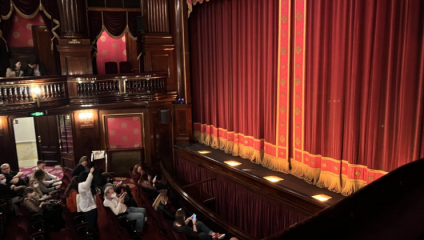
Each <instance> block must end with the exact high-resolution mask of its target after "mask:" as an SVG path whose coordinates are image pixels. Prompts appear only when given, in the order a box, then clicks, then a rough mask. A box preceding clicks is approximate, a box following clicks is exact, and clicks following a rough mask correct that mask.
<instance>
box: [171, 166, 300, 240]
mask: <svg viewBox="0 0 424 240" xmlns="http://www.w3.org/2000/svg"><path fill="white" fill-rule="evenodd" d="M176 169H177V173H178V177H179V178H181V179H184V180H185V181H186V182H187V183H195V182H199V181H203V180H208V179H211V178H216V180H215V181H211V182H208V183H206V184H203V191H205V192H207V193H208V194H209V195H211V196H214V197H215V198H216V200H217V209H216V213H217V214H218V215H219V216H220V217H222V218H224V219H226V220H227V221H229V222H231V223H233V224H234V225H235V226H237V227H239V228H240V229H241V230H243V231H244V232H246V233H248V234H250V235H252V236H254V237H256V238H258V239H261V238H264V237H267V236H271V235H273V234H275V233H277V232H279V231H281V230H283V229H285V228H288V227H289V226H291V225H293V224H295V223H297V222H300V221H301V220H303V219H305V216H304V215H302V214H300V213H297V212H296V211H294V210H291V209H289V208H287V207H285V206H282V205H278V204H276V203H275V202H273V201H271V200H270V199H268V198H265V197H263V196H261V195H258V194H257V193H254V192H251V191H250V190H247V189H245V188H244V187H243V186H240V185H238V184H236V183H234V182H232V181H229V180H228V179H226V178H225V177H223V176H220V175H218V174H216V173H214V172H212V171H210V170H208V169H205V168H202V167H199V166H197V165H195V164H192V163H190V162H188V161H187V160H185V159H183V158H177V162H176Z"/></svg>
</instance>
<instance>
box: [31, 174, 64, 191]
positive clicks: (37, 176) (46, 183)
mask: <svg viewBox="0 0 424 240" xmlns="http://www.w3.org/2000/svg"><path fill="white" fill-rule="evenodd" d="M32 179H35V180H37V181H38V183H39V184H38V187H39V188H40V190H41V192H43V193H44V194H48V193H50V192H52V191H54V190H56V189H59V187H60V186H59V185H58V186H56V187H47V186H49V185H50V182H49V181H45V179H46V173H45V172H44V171H43V170H41V169H39V170H37V171H35V172H34V175H33V176H32Z"/></svg>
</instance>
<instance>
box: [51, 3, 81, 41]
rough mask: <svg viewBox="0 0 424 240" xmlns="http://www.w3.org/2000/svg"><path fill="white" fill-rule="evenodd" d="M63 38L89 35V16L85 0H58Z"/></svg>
mask: <svg viewBox="0 0 424 240" xmlns="http://www.w3.org/2000/svg"><path fill="white" fill-rule="evenodd" d="M58 5H59V12H60V30H61V34H60V36H61V38H84V37H87V33H88V32H87V16H86V14H85V12H86V6H85V1H84V0H58Z"/></svg>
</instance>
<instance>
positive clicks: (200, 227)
mask: <svg viewBox="0 0 424 240" xmlns="http://www.w3.org/2000/svg"><path fill="white" fill-rule="evenodd" d="M190 221H191V222H192V225H193V227H192V228H191V227H189V226H188V224H189V223H190ZM173 226H174V228H175V229H176V231H177V232H181V233H184V234H185V236H186V238H187V239H188V240H190V239H200V240H210V239H223V238H224V237H225V234H220V233H216V232H213V231H211V230H210V229H209V228H208V227H207V226H206V225H205V224H204V223H202V222H200V221H197V216H196V214H193V215H192V216H191V217H189V218H187V219H186V212H185V211H184V210H182V209H181V208H180V209H178V210H177V212H175V221H174V224H173Z"/></svg>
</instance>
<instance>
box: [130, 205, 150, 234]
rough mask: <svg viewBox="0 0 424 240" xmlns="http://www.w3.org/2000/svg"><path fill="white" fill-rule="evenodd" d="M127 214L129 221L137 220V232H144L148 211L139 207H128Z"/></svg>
mask: <svg viewBox="0 0 424 240" xmlns="http://www.w3.org/2000/svg"><path fill="white" fill-rule="evenodd" d="M127 213H128V214H127V219H128V220H130V221H133V220H135V230H136V231H137V232H142V231H143V228H144V217H145V216H146V209H145V208H138V207H128V208H127Z"/></svg>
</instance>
